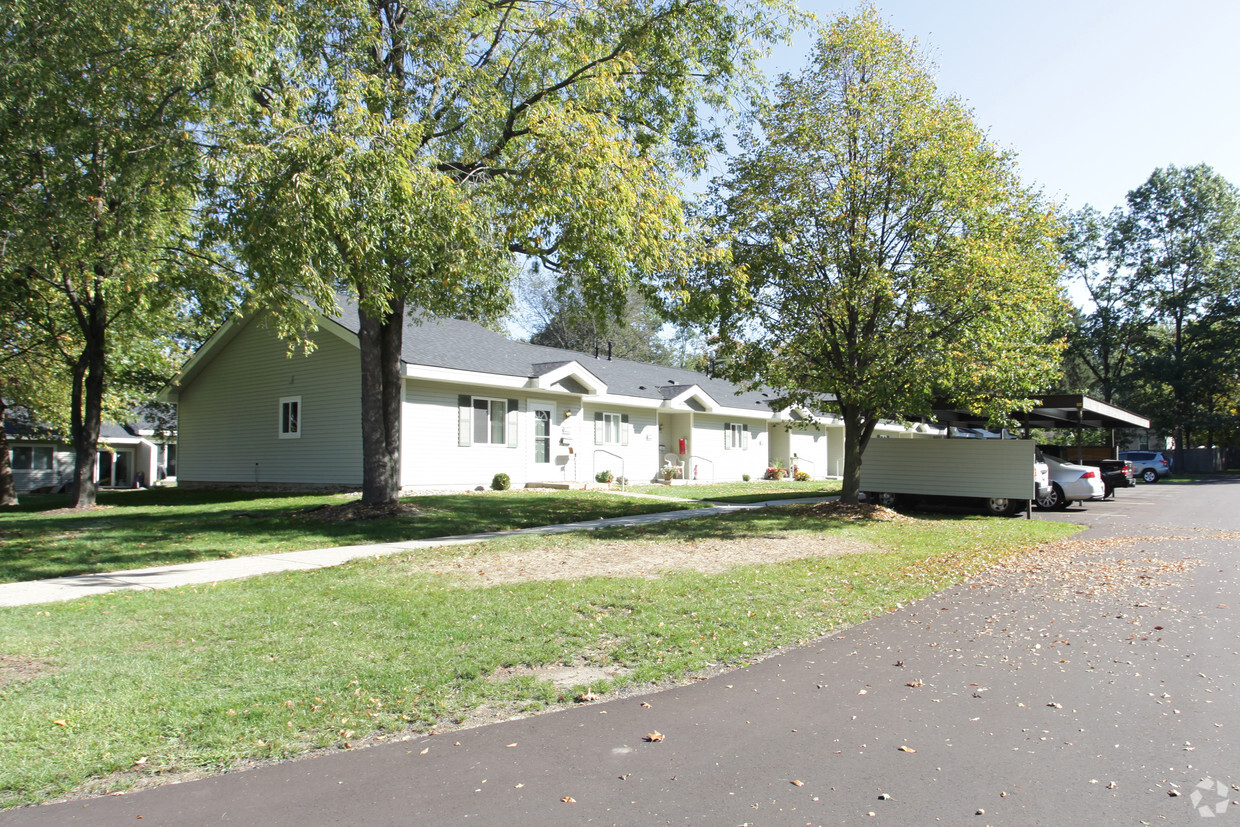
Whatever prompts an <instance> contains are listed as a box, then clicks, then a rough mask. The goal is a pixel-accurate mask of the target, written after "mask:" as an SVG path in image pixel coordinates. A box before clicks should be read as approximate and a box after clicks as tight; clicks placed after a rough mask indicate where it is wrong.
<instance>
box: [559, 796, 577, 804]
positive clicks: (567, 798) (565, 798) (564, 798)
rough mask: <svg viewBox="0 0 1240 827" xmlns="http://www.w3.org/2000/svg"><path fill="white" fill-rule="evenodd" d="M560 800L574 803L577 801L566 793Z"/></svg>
mask: <svg viewBox="0 0 1240 827" xmlns="http://www.w3.org/2000/svg"><path fill="white" fill-rule="evenodd" d="M560 800H561V801H563V802H564V803H565V804H576V803H577V799H575V798H573V797H572V796H571V795H566V796H564V797H563V798H561V799H560Z"/></svg>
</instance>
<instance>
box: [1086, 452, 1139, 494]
mask: <svg viewBox="0 0 1240 827" xmlns="http://www.w3.org/2000/svg"><path fill="white" fill-rule="evenodd" d="M1083 464H1084V465H1091V466H1093V467H1094V468H1097V469H1098V470H1099V471H1101V472H1102V485H1103V487H1104V488H1105V489H1106V493H1105V494H1104V495H1103V499H1104V500H1105V499H1110V498H1112V497H1114V496H1115V489H1116V488H1131V487H1132V486H1134V485H1136V484H1137V477H1136V472H1135V470H1134V469H1133V465H1132V462H1131V461H1130V460H1126V459H1087V460H1085V462H1084V463H1083Z"/></svg>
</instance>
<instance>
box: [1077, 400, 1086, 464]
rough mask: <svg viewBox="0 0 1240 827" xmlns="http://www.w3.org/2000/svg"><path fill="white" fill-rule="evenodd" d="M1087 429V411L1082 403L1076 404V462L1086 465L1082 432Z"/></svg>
mask: <svg viewBox="0 0 1240 827" xmlns="http://www.w3.org/2000/svg"><path fill="white" fill-rule="evenodd" d="M1084 427H1085V409H1084V407H1082V405H1081V403H1080V402H1077V403H1076V461H1077V464H1079V465H1084V464H1085V447H1084V446H1083V445H1081V430H1082V429H1083V428H1084Z"/></svg>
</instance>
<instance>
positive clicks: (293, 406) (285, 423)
mask: <svg viewBox="0 0 1240 827" xmlns="http://www.w3.org/2000/svg"><path fill="white" fill-rule="evenodd" d="M300 438H301V397H300V396H286V397H284V398H283V399H281V400H280V439H300Z"/></svg>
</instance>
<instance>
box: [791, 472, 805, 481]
mask: <svg viewBox="0 0 1240 827" xmlns="http://www.w3.org/2000/svg"><path fill="white" fill-rule="evenodd" d="M792 478H793V479H794V480H796V481H797V482H809V472H808V471H797V472H796V474H795V475H794V476H793V477H792Z"/></svg>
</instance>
